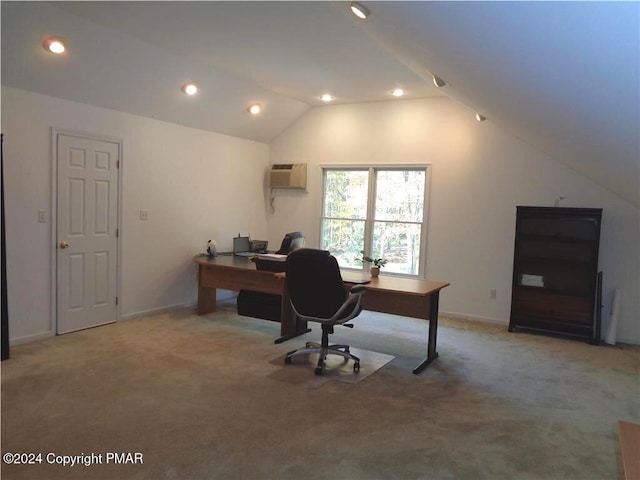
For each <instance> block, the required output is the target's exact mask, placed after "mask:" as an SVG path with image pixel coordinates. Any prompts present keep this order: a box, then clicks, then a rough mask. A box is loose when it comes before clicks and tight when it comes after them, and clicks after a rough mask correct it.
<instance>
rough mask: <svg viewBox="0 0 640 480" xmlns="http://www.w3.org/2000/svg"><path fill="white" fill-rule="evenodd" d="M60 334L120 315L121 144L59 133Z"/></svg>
mask: <svg viewBox="0 0 640 480" xmlns="http://www.w3.org/2000/svg"><path fill="white" fill-rule="evenodd" d="M56 141H57V148H56V151H57V172H58V179H57V248H56V252H57V262H56V263H57V271H56V276H57V280H56V289H57V333H68V332H73V331H75V330H81V329H84V328H90V327H95V326H97V325H102V324H105V323H111V322H115V321H116V319H117V306H116V305H117V298H116V293H117V292H116V287H117V281H116V280H117V265H118V262H117V255H118V241H117V234H118V233H117V228H118V168H119V166H120V165H119V160H120V158H119V154H120V145H119V143H117V142H109V141H101V140H94V139H89V138H83V137H80V136H73V135H67V134H61V133H58V134H57V135H56Z"/></svg>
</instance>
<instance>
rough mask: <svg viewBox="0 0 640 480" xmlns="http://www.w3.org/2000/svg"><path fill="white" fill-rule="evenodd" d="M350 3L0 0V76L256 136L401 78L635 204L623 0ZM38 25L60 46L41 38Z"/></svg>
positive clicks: (633, 42) (637, 46)
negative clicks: (190, 84) (356, 8)
mask: <svg viewBox="0 0 640 480" xmlns="http://www.w3.org/2000/svg"><path fill="white" fill-rule="evenodd" d="M362 4H363V5H365V6H366V8H368V9H369V11H370V16H369V17H368V18H367V19H366V20H361V19H358V18H356V17H355V16H353V15H352V14H351V12H350V9H349V3H348V2H271V1H264V2H2V3H1V14H2V72H1V74H2V84H3V85H8V86H13V87H17V88H22V89H26V90H31V91H35V92H40V93H44V94H47V95H51V96H56V97H61V98H66V99H70V100H74V101H79V102H83V103H87V104H91V105H96V106H100V107H106V108H112V109H116V110H120V111H124V112H129V113H134V114H137V115H143V116H146V117H151V118H157V119H161V120H165V121H168V122H174V123H178V124H182V125H185V126H188V127H193V128H199V129H204V130H210V131H214V132H219V133H224V134H228V135H234V136H237V137H242V138H247V139H252V140H256V141H260V142H267V143H268V142H270V141H272V140H273V139H274V138H275V137H277V136H278V135H279V134H280V133H281V132H282V131H283V130H284V129H286V128H287V127H288V126H289V125H290V124H292V123H293V122H295V121H296V119H297V118H298V117H299V116H300V115H302V114H303V113H304V112H305V111H306V110H308V109H309V108H311V107H314V106H318V105H321V104H322V102H321V101H320V100H319V96H320V95H321V94H323V93H326V92H329V93H331V94H332V95H334V96H335V97H336V98H335V100H334V101H333V103H358V102H371V101H382V100H389V99H391V98H392V97H391V96H390V95H389V91H390V90H391V89H392V88H396V87H401V88H403V89H405V90H406V91H407V95H406V96H405V98H409V99H411V98H425V97H436V96H448V97H450V98H452V99H454V100H456V101H458V102H460V103H462V104H464V105H466V106H467V107H468V108H469V112H470V115H471V114H473V112H474V111H479V112H480V113H482V114H483V115H484V116H486V117H487V118H488V121H490V122H493V123H495V124H496V125H498V126H500V127H501V128H503V129H505V130H506V131H508V132H510V133H511V134H513V135H515V136H517V137H519V138H520V139H522V140H524V141H525V142H527V143H528V144H530V145H532V146H533V147H534V148H537V149H538V150H540V151H542V152H544V153H546V154H548V155H549V156H550V157H552V158H553V159H554V160H556V161H558V162H562V163H564V164H566V165H567V166H569V167H570V168H572V169H574V170H576V171H578V172H580V173H582V174H584V175H586V176H588V177H590V178H591V179H593V180H594V181H595V182H596V183H598V184H600V185H601V186H603V187H605V188H607V189H609V190H610V191H612V192H614V193H616V194H617V195H619V196H620V197H622V198H624V199H626V200H627V201H629V202H631V203H633V204H634V205H636V206H638V205H640V192H639V190H640V188H639V184H640V138H639V137H640V133H639V132H640V74H639V72H640V27H639V24H640V4H639V3H637V2H626V3H625V2H621V3H614V2H584V3H583V2H367V1H363V2H362ZM50 35H59V36H61V37H64V38H65V40H66V41H67V43H68V51H67V52H66V53H65V54H64V55H63V56H60V57H57V56H54V55H51V54H49V53H47V52H45V51H44V49H43V48H42V46H41V45H42V40H43V39H44V38H45V37H47V36H50ZM432 74H437V75H438V76H439V77H441V78H442V79H444V80H445V81H446V83H447V85H446V86H445V87H443V88H436V87H435V86H434V85H433V83H432V78H431V77H432ZM187 81H195V82H197V83H198V84H199V86H200V92H199V93H198V95H196V96H194V97H187V96H185V95H184V94H183V93H182V92H181V90H180V87H181V86H182V85H183V84H184V83H185V82H187ZM250 103H260V104H261V105H262V107H263V111H262V113H261V114H260V115H258V116H255V117H253V116H251V115H249V114H248V113H247V111H246V109H247V107H248V105H249V104H250Z"/></svg>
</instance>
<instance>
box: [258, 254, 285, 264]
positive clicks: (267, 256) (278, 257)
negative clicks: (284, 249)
mask: <svg viewBox="0 0 640 480" xmlns="http://www.w3.org/2000/svg"><path fill="white" fill-rule="evenodd" d="M256 257H258V258H260V259H262V260H271V261H272V262H284V261H285V260H286V259H287V256H286V255H278V254H277V253H261V254H260V255H256Z"/></svg>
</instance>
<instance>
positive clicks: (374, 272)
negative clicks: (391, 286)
mask: <svg viewBox="0 0 640 480" xmlns="http://www.w3.org/2000/svg"><path fill="white" fill-rule="evenodd" d="M361 253H362V263H365V262H366V263H370V264H371V267H370V268H369V273H370V274H371V276H372V277H377V276H378V275H380V269H381V268H383V267H384V266H385V265H386V264H387V260H385V259H384V258H371V257H367V256H366V255H365V254H364V250H362V251H361Z"/></svg>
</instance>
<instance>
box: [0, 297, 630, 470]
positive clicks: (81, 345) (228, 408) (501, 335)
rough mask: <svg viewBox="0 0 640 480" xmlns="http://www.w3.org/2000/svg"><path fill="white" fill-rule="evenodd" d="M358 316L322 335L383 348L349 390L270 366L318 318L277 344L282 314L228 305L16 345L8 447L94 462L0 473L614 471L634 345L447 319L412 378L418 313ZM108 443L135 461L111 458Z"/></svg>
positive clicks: (5, 399) (6, 371)
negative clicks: (272, 317) (429, 359)
mask: <svg viewBox="0 0 640 480" xmlns="http://www.w3.org/2000/svg"><path fill="white" fill-rule="evenodd" d="M354 324H355V328H354V329H340V330H339V331H338V332H337V333H336V334H335V335H333V336H332V339H333V341H335V342H340V343H348V344H350V345H352V346H354V347H356V348H358V349H361V350H367V351H371V352H377V353H380V354H383V355H388V356H393V357H395V358H393V360H391V361H390V362H389V363H386V364H385V365H384V366H383V367H381V368H380V369H378V370H376V371H375V372H374V373H372V374H371V375H369V376H367V377H366V378H364V379H363V380H362V381H359V382H356V383H346V382H343V381H326V382H325V383H322V384H321V385H313V384H312V382H311V383H310V382H307V381H306V380H305V381H303V382H296V381H286V380H285V378H286V377H288V376H289V375H290V376H291V377H289V378H290V379H295V378H296V377H297V376H298V375H305V376H307V375H308V378H309V379H313V380H315V375H314V374H313V371H312V366H310V367H309V368H308V370H307V367H306V366H305V365H284V364H281V363H278V362H277V361H276V360H277V359H279V358H281V357H282V356H283V355H284V354H285V352H287V351H289V350H292V349H295V348H298V347H299V346H301V345H303V344H304V342H305V341H314V340H318V339H319V338H320V331H319V328H318V327H317V326H314V327H313V328H314V331H313V332H311V333H308V334H306V335H304V336H301V337H298V338H296V339H293V340H291V341H289V342H286V343H284V344H280V345H275V344H274V343H273V340H274V339H275V338H276V337H277V336H278V335H279V324H277V323H274V322H267V321H263V320H258V319H251V318H245V317H238V316H237V315H236V314H235V311H234V309H233V307H232V306H227V307H225V308H222V309H221V311H219V312H218V313H215V314H210V315H206V316H203V317H198V316H196V315H194V314H193V313H192V312H190V311H179V312H173V313H168V314H163V315H157V316H153V317H147V318H140V319H134V320H129V321H126V322H121V323H119V324H114V325H108V326H104V327H99V328H95V329H91V330H85V331H82V332H77V333H73V334H68V335H64V336H60V337H55V338H51V339H48V340H44V341H40V342H37V343H33V344H29V345H22V346H18V347H14V348H13V349H12V351H11V359H10V360H8V361H5V362H2V364H1V368H2V452H3V453H6V452H36V453H43V455H46V454H48V453H53V454H54V457H53V458H55V456H58V455H81V454H84V455H89V454H92V453H95V454H96V455H98V454H101V455H103V463H101V464H94V465H91V466H83V465H78V466H74V467H64V466H61V465H57V464H47V463H46V461H45V462H43V463H42V464H37V465H6V464H3V465H2V469H1V473H2V479H3V480H17V479H28V480H34V479H45V480H56V479H88V480H94V479H114V480H115V479H171V480H173V479H176V480H177V479H179V480H196V479H198V480H202V479H225V480H228V479H246V480H253V479H255V480H262V479H296V480H297V479H301V478H304V479H310V480H313V479H349V480H379V479H382V480H384V479H389V480H404V479H407V480H409V479H411V480H413V479H429V480H437V479H443V480H449V479H470V480H477V479H480V480H482V479H487V480H489V479H490V480H500V479H505V480H542V479H544V480H572V479H575V480H600V479H602V480H604V479H606V480H610V479H621V478H622V477H621V456H620V450H619V444H618V439H617V432H616V425H617V422H618V420H624V421H630V422H635V423H638V422H639V421H640V410H639V409H640V405H639V404H640V395H639V393H640V379H639V373H638V365H639V361H640V353H639V352H638V349H637V348H635V347H633V348H627V347H610V346H602V347H594V346H590V345H587V344H586V343H583V342H578V341H572V340H566V339H560V338H552V337H544V336H537V335H530V334H523V333H518V334H512V333H508V332H507V331H506V326H497V325H486V324H478V323H474V322H466V321H459V320H449V319H442V321H441V327H440V329H439V332H438V351H439V353H440V358H438V359H437V360H436V361H435V362H434V363H433V364H432V365H431V366H430V367H429V368H427V369H426V370H425V371H424V372H423V373H422V374H420V375H413V374H412V373H411V369H412V368H413V367H414V366H415V365H417V364H418V363H420V361H421V360H422V359H423V358H424V356H425V353H426V352H425V350H426V337H427V323H426V322H423V321H420V320H413V319H407V318H401V317H394V316H390V315H383V314H377V313H370V312H365V313H363V314H362V315H361V316H360V317H359V318H358V319H357V320H354ZM363 362H364V361H363ZM289 367H292V368H289ZM363 367H364V363H363ZM107 452H132V453H135V452H140V453H142V454H143V461H144V463H143V464H142V465H140V464H128V465H114V464H113V463H110V464H106V463H105V461H104V460H105V457H106V453H107ZM50 458H51V457H50Z"/></svg>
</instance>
